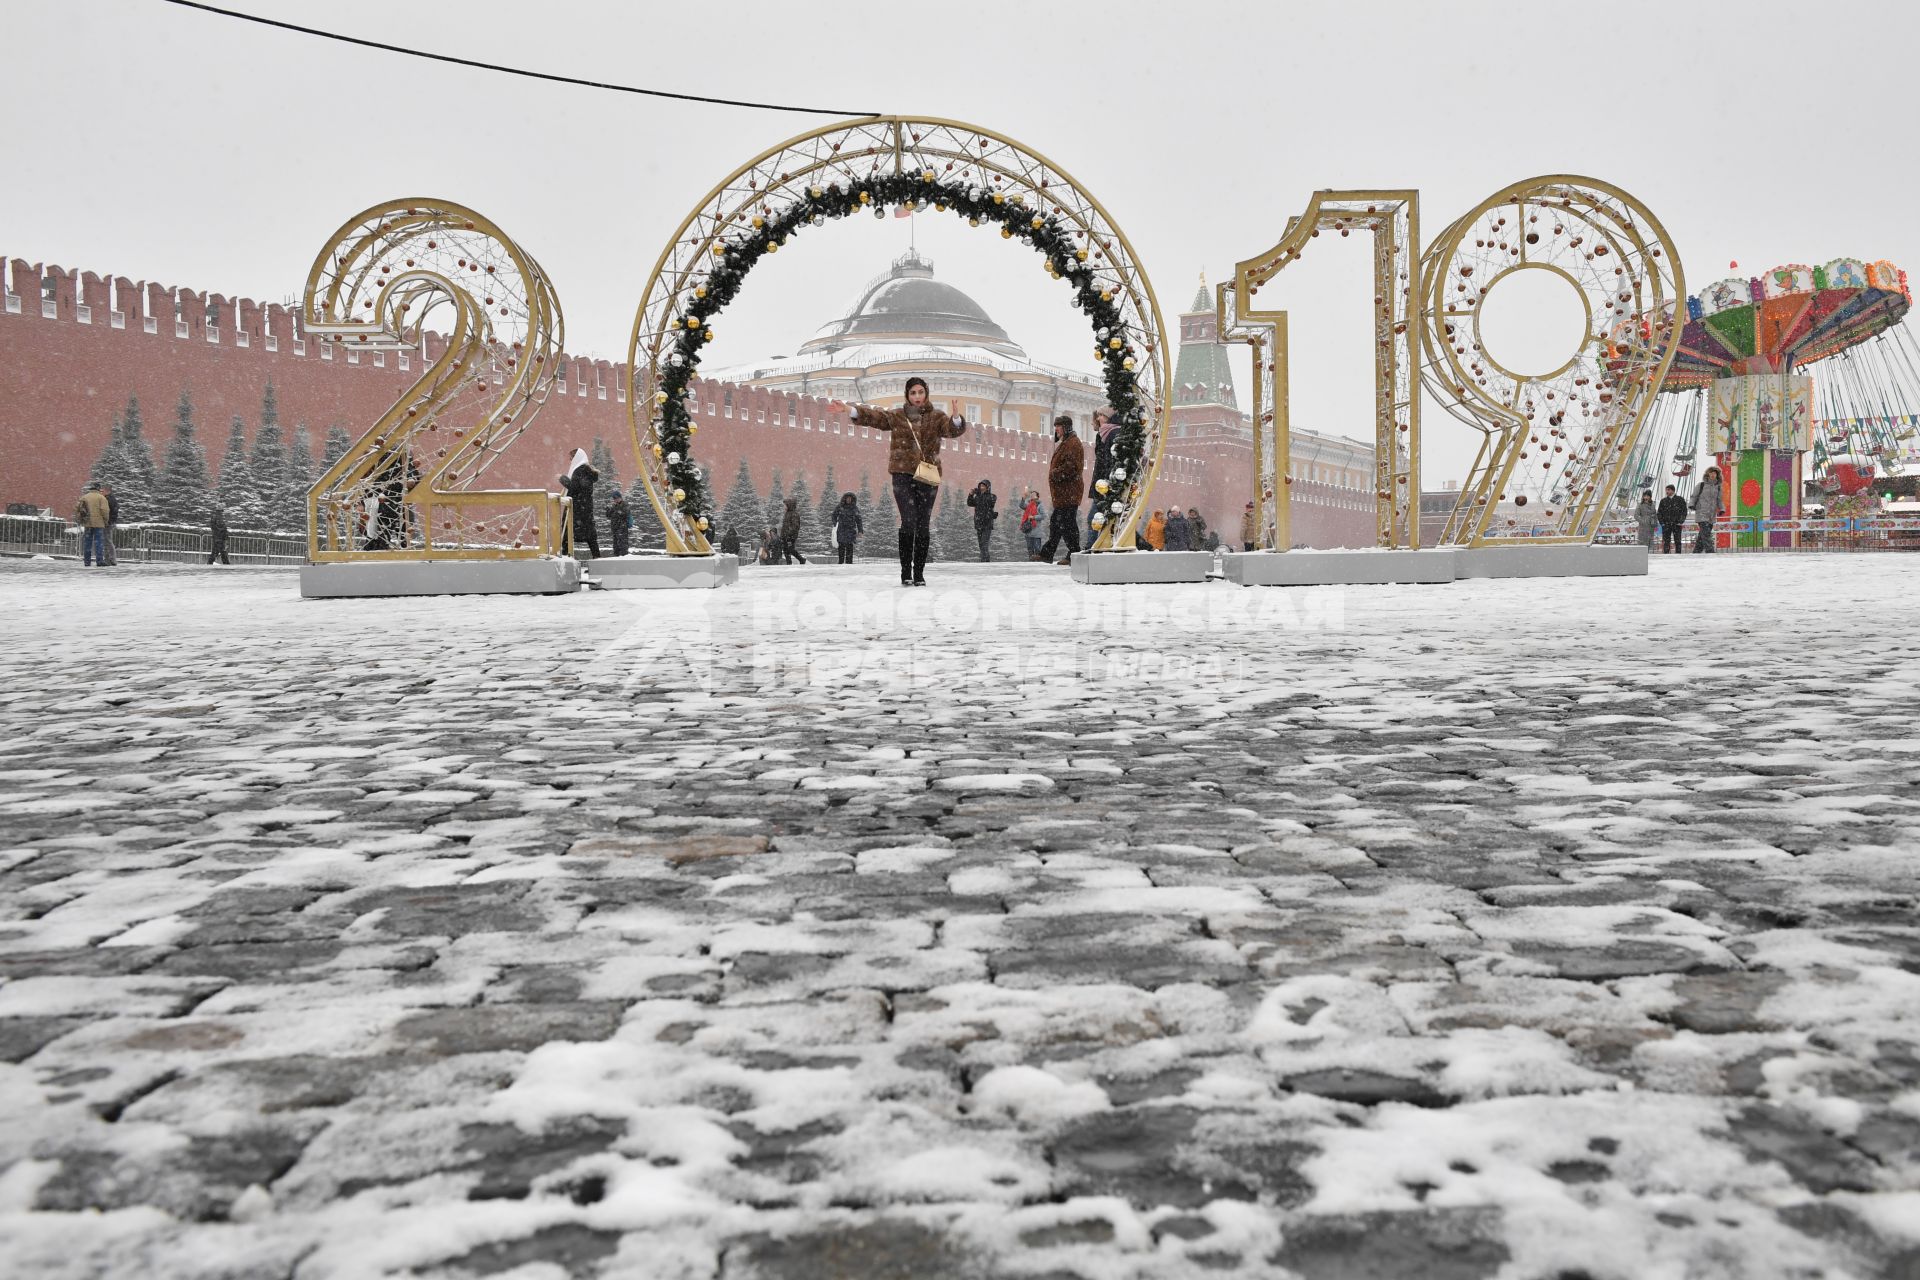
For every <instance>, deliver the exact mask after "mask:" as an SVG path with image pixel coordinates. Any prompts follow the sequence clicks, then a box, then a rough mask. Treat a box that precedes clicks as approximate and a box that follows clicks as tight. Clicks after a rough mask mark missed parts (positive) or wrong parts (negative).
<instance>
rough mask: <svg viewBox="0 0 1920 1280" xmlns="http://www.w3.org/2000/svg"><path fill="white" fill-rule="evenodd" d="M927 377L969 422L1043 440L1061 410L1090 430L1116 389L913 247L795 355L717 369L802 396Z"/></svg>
mask: <svg viewBox="0 0 1920 1280" xmlns="http://www.w3.org/2000/svg"><path fill="white" fill-rule="evenodd" d="M909 374H918V375H920V376H921V377H923V378H925V379H926V380H927V384H928V389H929V391H930V393H931V394H932V396H933V399H934V401H935V403H938V404H941V405H943V406H946V407H950V408H952V409H953V410H954V411H956V412H959V413H962V414H965V415H966V417H967V418H968V420H969V421H972V422H978V423H983V424H986V425H989V426H996V427H1004V428H1008V429H1012V430H1018V431H1028V432H1033V433H1036V434H1038V435H1041V436H1046V435H1049V434H1050V433H1051V429H1052V423H1053V419H1054V417H1055V415H1057V414H1062V413H1068V414H1072V415H1073V418H1074V421H1075V422H1076V423H1077V424H1079V426H1080V428H1081V429H1082V430H1086V429H1089V428H1090V427H1091V425H1092V422H1093V411H1094V410H1095V409H1097V408H1099V407H1100V406H1101V405H1103V404H1105V403H1106V392H1105V389H1104V388H1103V386H1102V385H1101V384H1100V383H1099V382H1097V381H1096V380H1095V379H1094V377H1093V375H1092V374H1091V373H1082V372H1079V371H1078V370H1073V369H1066V368H1062V367H1059V366H1056V365H1048V364H1043V363H1041V362H1039V361H1036V360H1034V359H1032V358H1031V357H1029V356H1028V355H1027V352H1026V349H1025V348H1024V347H1022V346H1021V345H1020V344H1019V343H1018V342H1015V341H1014V340H1013V338H1012V337H1011V336H1010V335H1009V334H1008V333H1007V331H1006V329H1005V328H1003V327H1002V326H1001V325H1000V324H999V323H998V322H997V321H996V320H994V318H993V317H992V316H990V315H988V314H987V311H986V308H985V307H982V306H981V305H980V304H979V303H978V302H975V301H974V300H973V299H972V298H970V297H968V296H967V294H966V293H965V292H964V291H963V290H961V289H959V288H957V287H956V286H954V285H952V284H949V283H947V282H946V281H944V280H940V279H938V278H936V277H935V275H934V269H933V262H932V261H931V260H930V259H928V258H926V257H924V256H922V255H921V254H920V252H919V251H918V250H915V249H909V250H907V252H905V253H904V254H902V255H901V256H899V257H898V258H895V259H894V260H893V262H892V264H891V265H889V267H888V268H887V270H885V271H883V272H881V273H880V274H879V275H878V276H876V277H875V278H874V279H872V280H870V281H868V282H867V283H866V284H865V285H864V286H863V287H862V288H861V289H860V292H859V293H858V294H857V295H856V296H855V298H854V300H853V302H852V304H851V305H849V306H848V307H846V308H845V309H844V310H842V311H841V313H840V314H839V315H838V316H835V317H834V318H833V319H831V320H828V321H827V322H826V323H825V324H823V325H821V326H820V327H819V329H817V330H816V331H815V332H814V335H813V336H812V337H811V338H809V339H807V341H806V342H804V343H802V344H801V345H800V349H799V350H798V351H796V352H794V353H793V354H792V355H791V356H774V357H772V358H769V359H765V360H759V361H756V362H754V363H753V364H750V365H739V366H735V367H733V368H729V369H716V370H713V371H712V372H710V373H706V374H705V376H707V377H711V378H714V379H717V380H720V381H724V382H734V383H744V384H746V385H749V386H756V387H768V388H777V389H779V390H781V391H786V392H790V393H793V394H797V395H810V396H818V397H821V398H831V399H840V400H865V401H871V402H873V403H876V404H893V403H898V401H899V399H900V388H901V386H902V384H903V383H904V382H905V380H906V378H907V375H909Z"/></svg>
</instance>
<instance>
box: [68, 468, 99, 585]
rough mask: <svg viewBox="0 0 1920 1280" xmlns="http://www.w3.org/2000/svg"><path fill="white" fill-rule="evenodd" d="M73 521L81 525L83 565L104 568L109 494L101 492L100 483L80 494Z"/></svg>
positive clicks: (81, 558)
mask: <svg viewBox="0 0 1920 1280" xmlns="http://www.w3.org/2000/svg"><path fill="white" fill-rule="evenodd" d="M73 522H74V523H75V524H77V525H79V526H80V564H81V566H82V567H83V568H88V569H91V568H94V567H95V566H96V565H97V566H98V567H100V568H103V569H104V568H105V567H106V564H107V553H106V552H105V551H104V550H103V549H102V548H103V547H104V546H105V545H106V540H107V495H106V494H104V493H101V492H100V486H99V485H89V486H88V487H87V491H86V492H85V493H83V494H81V495H80V505H79V506H77V507H75V508H74V511H73Z"/></svg>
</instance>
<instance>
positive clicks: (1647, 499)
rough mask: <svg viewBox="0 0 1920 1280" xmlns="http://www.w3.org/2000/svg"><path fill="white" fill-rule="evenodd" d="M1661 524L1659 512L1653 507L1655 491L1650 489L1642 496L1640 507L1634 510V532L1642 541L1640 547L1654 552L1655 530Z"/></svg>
mask: <svg viewBox="0 0 1920 1280" xmlns="http://www.w3.org/2000/svg"><path fill="white" fill-rule="evenodd" d="M1659 523H1660V513H1659V510H1658V509H1657V508H1656V507H1655V506H1654V505H1653V490H1651V489H1648V490H1646V491H1645V492H1643V493H1642V494H1641V495H1640V505H1639V506H1637V507H1635V508H1634V509H1633V531H1634V534H1635V535H1636V536H1637V537H1638V538H1639V539H1640V545H1641V546H1643V547H1645V548H1646V549H1647V550H1649V551H1651V550H1653V528H1654V526H1655V525H1657V524H1659Z"/></svg>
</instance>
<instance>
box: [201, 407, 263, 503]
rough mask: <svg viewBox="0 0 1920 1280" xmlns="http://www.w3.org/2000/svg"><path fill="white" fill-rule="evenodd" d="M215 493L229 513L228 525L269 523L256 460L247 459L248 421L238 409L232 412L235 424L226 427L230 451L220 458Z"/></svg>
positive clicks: (215, 496)
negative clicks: (254, 475) (254, 467)
mask: <svg viewBox="0 0 1920 1280" xmlns="http://www.w3.org/2000/svg"><path fill="white" fill-rule="evenodd" d="M213 497H214V503H215V505H217V506H218V507H219V508H220V509H221V510H222V511H223V512H225V513H226V518H227V526H228V527H229V528H232V529H263V528H265V527H266V524H267V509H266V504H265V503H264V502H262V501H261V500H260V486H259V484H258V483H256V482H255V480H254V478H253V464H252V463H251V462H249V461H248V460H247V424H246V423H245V422H244V421H242V420H241V418H240V415H239V414H237V413H236V414H234V415H233V426H232V427H230V428H229V429H228V430H227V451H226V453H225V454H223V455H222V456H221V459H220V483H219V485H218V486H217V487H216V488H215V489H214V494H213Z"/></svg>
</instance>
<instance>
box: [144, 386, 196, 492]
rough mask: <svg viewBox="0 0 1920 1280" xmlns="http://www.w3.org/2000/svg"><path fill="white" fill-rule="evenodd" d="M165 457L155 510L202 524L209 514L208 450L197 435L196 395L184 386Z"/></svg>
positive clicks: (174, 414) (175, 412)
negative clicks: (202, 445) (203, 447)
mask: <svg viewBox="0 0 1920 1280" xmlns="http://www.w3.org/2000/svg"><path fill="white" fill-rule="evenodd" d="M162 457H163V462H162V464H161V467H160V483H159V486H158V488H157V491H156V492H155V494H154V504H153V506H154V514H155V515H157V516H158V517H159V518H160V519H162V520H171V521H173V522H174V523H176V524H199V523H200V522H201V521H202V520H205V519H206V518H207V499H208V497H209V494H208V492H207V490H208V485H207V452H206V450H204V449H202V448H201V447H200V441H199V440H198V439H196V438H195V428H194V421H193V395H192V393H191V392H189V391H188V390H187V388H185V387H182V388H180V402H179V403H178V404H177V405H175V406H174V409H173V439H172V440H169V441H168V442H167V449H166V453H165V454H163V455H162Z"/></svg>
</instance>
